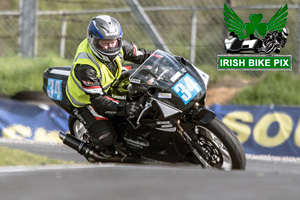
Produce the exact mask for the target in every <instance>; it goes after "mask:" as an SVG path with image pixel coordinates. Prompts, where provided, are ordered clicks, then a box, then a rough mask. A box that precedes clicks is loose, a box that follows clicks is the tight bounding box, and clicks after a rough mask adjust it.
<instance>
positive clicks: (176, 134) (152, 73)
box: [43, 50, 246, 170]
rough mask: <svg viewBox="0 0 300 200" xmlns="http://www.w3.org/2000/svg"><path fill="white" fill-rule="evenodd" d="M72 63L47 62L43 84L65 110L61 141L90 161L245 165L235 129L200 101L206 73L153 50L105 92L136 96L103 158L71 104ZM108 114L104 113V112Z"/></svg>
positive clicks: (122, 97)
mask: <svg viewBox="0 0 300 200" xmlns="http://www.w3.org/2000/svg"><path fill="white" fill-rule="evenodd" d="M70 70H71V67H52V68H49V69H47V70H46V71H45V73H44V86H43V90H44V92H45V93H46V94H47V95H48V97H49V98H50V99H52V100H53V101H54V102H55V103H56V104H57V105H58V106H60V107H61V108H62V109H64V110H65V111H66V112H68V113H69V114H70V117H69V129H70V134H66V133H60V135H59V136H60V138H61V139H62V141H63V143H64V144H66V145H68V146H69V147H71V148H73V149H75V150H76V151H78V153H80V154H82V155H84V156H85V157H86V158H87V159H88V160H89V161H91V162H124V163H143V162H145V161H148V160H152V161H153V160H154V161H163V162H168V163H193V164H198V165H201V166H202V167H204V168H214V169H223V170H231V169H245V166H246V158H245V153H244V150H243V148H242V146H241V143H240V142H239V141H238V139H237V137H236V136H235V135H234V133H233V132H232V131H231V130H230V129H229V128H228V127H227V126H226V125H225V124H224V123H223V122H222V121H220V120H219V119H218V118H217V117H216V114H215V113H214V112H213V111H211V110H209V109H208V108H207V107H205V97H206V89H207V84H208V79H209V76H208V75H207V74H205V73H204V72H203V71H201V70H200V69H198V68H196V67H194V66H193V65H192V64H191V63H189V62H188V61H187V60H186V59H184V58H182V57H179V56H173V55H170V54H167V53H166V52H163V51H161V50H157V51H155V52H154V53H153V54H152V55H151V56H150V57H149V58H148V59H147V60H146V61H145V62H144V63H143V64H141V65H140V66H139V67H138V68H137V69H136V70H130V71H126V72H123V73H122V76H121V78H120V79H118V80H117V81H116V82H115V83H114V84H113V86H112V87H111V89H110V90H109V91H108V92H107V93H108V95H110V96H112V97H114V98H115V99H120V100H126V101H137V102H139V103H140V104H142V105H143V110H142V112H141V113H140V115H139V116H138V117H137V118H132V117H115V118H114V119H113V120H112V121H113V122H114V123H115V127H116V131H117V133H118V139H117V144H116V145H115V149H116V155H115V156H113V157H110V158H103V157H101V156H100V155H99V151H97V149H95V147H94V145H93V144H92V143H91V140H90V139H89V134H88V132H87V130H86V129H85V128H84V126H83V124H82V123H81V122H80V119H77V118H76V117H75V115H74V113H73V111H72V109H70V106H69V105H70V103H69V101H68V98H67V97H66V94H65V87H66V82H67V78H68V75H69V73H70ZM108 115H109V114H108Z"/></svg>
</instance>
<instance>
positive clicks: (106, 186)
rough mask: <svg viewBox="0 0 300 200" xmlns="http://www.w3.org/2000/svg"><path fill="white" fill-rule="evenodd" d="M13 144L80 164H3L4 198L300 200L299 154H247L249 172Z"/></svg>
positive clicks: (12, 144) (0, 195)
mask: <svg viewBox="0 0 300 200" xmlns="http://www.w3.org/2000/svg"><path fill="white" fill-rule="evenodd" d="M0 146H8V147H11V148H17V149H21V150H25V151H28V152H32V153H36V154H40V155H43V156H47V157H51V158H57V159H63V160H73V161H75V162H78V164H76V165H68V166H29V167H23V166H18V167H0V199H1V200H48V199H49V200H50V199H51V200H54V199H57V200H64V199H68V200H69V199H73V200H77V199H85V200H90V199H91V200H96V199H101V200H106V199H112V200H127V199H128V200H133V199H134V200H135V199H137V200H148V199H149V200H158V199H172V200H189V199H191V200H198V199H204V200H207V199H214V200H215V199H220V200H244V199H247V200H248V199H249V200H250V199H251V200H254V199H255V200H257V199H263V200H268V199H270V200H294V199H295V200H296V199H297V200H299V199H300V159H299V158H279V157H269V156H251V155H247V168H246V170H245V171H219V170H207V169H202V168H199V167H198V166H195V165H166V164H161V163H149V164H146V165H124V164H122V165H120V164H88V163H87V162H86V161H85V159H84V158H82V157H81V156H80V155H78V154H77V153H76V152H75V151H74V150H72V149H69V148H68V147H66V146H64V145H57V144H45V143H40V144H37V143H30V142H13V141H8V140H0Z"/></svg>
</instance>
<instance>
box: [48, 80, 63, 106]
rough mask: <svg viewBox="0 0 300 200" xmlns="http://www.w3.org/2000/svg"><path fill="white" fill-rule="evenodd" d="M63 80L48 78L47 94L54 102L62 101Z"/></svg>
mask: <svg viewBox="0 0 300 200" xmlns="http://www.w3.org/2000/svg"><path fill="white" fill-rule="evenodd" d="M61 84H62V80H59V79H53V78H48V85H47V94H48V97H49V98H51V99H54V100H59V101H61V100H62V86H61Z"/></svg>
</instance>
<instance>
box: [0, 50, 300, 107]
mask: <svg viewBox="0 0 300 200" xmlns="http://www.w3.org/2000/svg"><path fill="white" fill-rule="evenodd" d="M0 62H1V63H2V66H1V68H0V85H1V87H0V94H7V95H14V94H16V93H17V92H20V91H26V90H29V91H42V85H43V72H44V71H45V69H47V68H49V67H53V66H70V65H71V64H72V60H68V59H62V58H60V57H59V56H58V55H55V54H48V56H47V57H41V58H35V59H30V58H20V57H18V56H11V57H0ZM201 70H203V71H204V72H206V73H207V74H208V75H209V76H210V85H212V84H215V83H218V85H222V84H223V83H222V81H220V80H224V79H223V77H224V76H226V77H229V79H230V77H233V78H240V79H249V78H250V79H251V78H253V77H255V76H249V73H242V72H238V71H229V72H227V71H217V69H216V67H214V66H201ZM299 83H300V76H299V75H297V74H294V73H293V72H289V71H277V72H265V73H264V75H263V76H262V77H261V78H259V81H258V82H257V83H256V84H253V85H248V86H246V87H245V88H244V89H243V90H242V91H241V92H240V93H239V94H237V95H236V97H235V98H234V99H233V100H232V101H231V102H229V103H230V104H240V105H270V104H275V105H291V106H294V105H296V106H300V84H299Z"/></svg>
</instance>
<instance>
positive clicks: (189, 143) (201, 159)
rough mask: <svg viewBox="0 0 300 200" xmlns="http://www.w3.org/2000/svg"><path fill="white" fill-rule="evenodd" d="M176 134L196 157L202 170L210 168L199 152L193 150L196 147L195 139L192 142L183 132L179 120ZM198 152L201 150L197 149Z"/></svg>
mask: <svg viewBox="0 0 300 200" xmlns="http://www.w3.org/2000/svg"><path fill="white" fill-rule="evenodd" d="M177 127H178V129H177V132H178V133H179V134H180V136H181V137H182V139H183V140H184V141H185V142H186V143H187V145H188V146H189V148H190V150H191V152H192V153H193V154H194V155H195V156H196V158H197V159H198V161H199V162H200V164H201V165H202V166H203V167H204V168H212V167H211V166H210V165H209V164H208V163H207V162H206V161H205V159H203V158H202V156H201V155H200V154H199V152H198V151H197V149H196V148H195V146H197V142H196V141H197V139H198V138H195V139H194V140H193V139H192V138H191V137H190V136H189V135H188V134H187V132H185V130H184V129H183V128H182V127H181V125H180V120H178V121H177ZM198 150H200V151H201V149H199V148H198Z"/></svg>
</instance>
